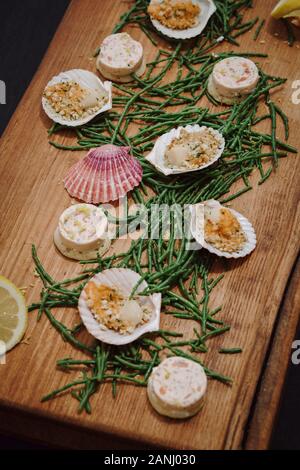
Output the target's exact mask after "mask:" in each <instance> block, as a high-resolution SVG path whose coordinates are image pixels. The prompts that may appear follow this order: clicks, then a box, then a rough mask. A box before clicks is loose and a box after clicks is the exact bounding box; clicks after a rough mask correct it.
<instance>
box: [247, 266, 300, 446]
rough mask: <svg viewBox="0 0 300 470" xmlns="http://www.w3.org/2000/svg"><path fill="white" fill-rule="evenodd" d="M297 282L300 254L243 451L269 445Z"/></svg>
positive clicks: (294, 317)
mask: <svg viewBox="0 0 300 470" xmlns="http://www.w3.org/2000/svg"><path fill="white" fill-rule="evenodd" d="M299 284H300V257H298V259H297V260H296V262H295V265H294V269H293V271H292V273H291V276H290V278H289V282H288V285H287V288H286V291H285V295H284V297H283V300H282V303H281V306H280V309H279V312H278V317H277V323H276V325H275V329H274V333H273V337H272V339H271V344H270V348H269V353H268V355H267V358H266V361H265V365H264V369H263V372H262V375H261V379H260V381H259V384H258V387H257V391H256V394H255V397H254V401H253V404H252V410H251V412H250V415H249V419H248V426H247V429H246V432H245V436H244V442H243V448H244V449H246V450H266V449H268V447H269V444H270V440H271V437H272V432H273V427H274V423H275V420H276V417H277V412H278V408H279V403H280V399H281V394H282V390H283V386H284V382H285V378H286V373H287V370H288V363H289V360H290V357H291V345H292V341H293V339H294V336H295V332H296V330H297V325H298V320H299V316H298V313H297V306H298V308H299V305H300V289H299Z"/></svg>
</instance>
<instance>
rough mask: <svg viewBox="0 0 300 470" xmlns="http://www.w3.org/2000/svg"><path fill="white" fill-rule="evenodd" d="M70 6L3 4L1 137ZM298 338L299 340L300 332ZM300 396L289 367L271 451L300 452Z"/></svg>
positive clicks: (4, 440) (297, 378) (297, 370)
mask: <svg viewBox="0 0 300 470" xmlns="http://www.w3.org/2000/svg"><path fill="white" fill-rule="evenodd" d="M77 1H80V0H77ZM116 1H117V0H116ZM100 2H101V0H99V3H100ZM68 4H69V0H6V1H3V0H2V1H1V6H0V80H3V81H4V82H5V83H6V95H7V96H6V102H7V104H6V105H0V135H1V134H2V132H3V131H4V129H5V127H6V125H7V123H8V121H9V119H10V117H11V115H12V113H13V112H14V110H15V108H16V106H17V104H18V102H19V100H20V99H21V97H22V95H23V93H24V92H25V90H26V88H27V87H28V85H29V83H30V81H31V79H32V77H33V75H34V73H35V71H36V70H37V68H38V66H39V64H40V62H41V60H42V58H43V55H44V54H45V52H46V50H47V47H48V45H49V43H50V41H51V39H52V37H53V35H54V33H55V30H56V28H57V26H58V24H59V22H60V20H61V18H62V16H63V14H64V12H65V10H66V8H67V6H68ZM49 78H50V77H49ZM0 158H1V156H0ZM297 338H299V339H300V329H298V333H297ZM291 352H292V351H291ZM299 394H300V365H299V366H298V367H297V366H294V365H292V363H290V367H289V370H288V374H287V379H286V384H285V388H284V392H283V396H282V403H281V407H280V410H279V415H278V419H277V423H276V426H275V429H274V435H273V439H272V443H271V448H272V449H297V450H299V449H300V428H299V424H298V423H299V422H300V396H299ZM8 448H9V449H33V448H35V449H38V448H39V449H41V448H42V447H41V446H37V445H35V444H34V443H30V442H25V441H23V440H21V439H15V438H12V437H10V436H1V434H0V449H8Z"/></svg>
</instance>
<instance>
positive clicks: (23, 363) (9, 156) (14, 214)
mask: <svg viewBox="0 0 300 470" xmlns="http://www.w3.org/2000/svg"><path fill="white" fill-rule="evenodd" d="M100 3H101V6H100ZM273 3H274V2H273V1H271V0H268V1H264V2H259V1H254V5H255V10H250V11H249V12H248V13H247V15H248V16H249V17H254V16H257V15H259V16H260V17H262V18H266V20H267V22H266V26H265V28H264V30H263V32H262V34H261V36H260V39H259V40H258V41H257V42H253V32H250V33H247V34H246V35H245V36H242V37H241V38H239V39H240V42H241V46H240V49H239V52H242V51H245V52H246V51H247V52H267V53H269V58H268V59H261V60H260V61H259V63H260V64H261V65H262V66H263V68H264V70H265V71H267V72H269V73H271V74H273V75H276V76H285V77H288V81H287V83H286V85H285V86H284V87H283V89H282V90H280V91H279V92H277V93H276V95H275V96H276V100H277V101H278V102H279V103H280V104H281V106H282V107H283V109H284V110H285V112H286V113H287V114H288V116H289V118H290V124H291V137H290V143H291V144H293V145H295V146H297V144H298V133H299V126H300V105H298V106H297V105H295V104H293V103H292V101H291V95H292V91H293V90H292V82H293V81H294V80H297V79H300V76H299V47H297V46H299V41H298V42H297V43H296V45H295V46H294V47H293V48H290V47H288V45H287V43H286V41H285V35H284V32H283V31H282V29H281V26H280V24H279V23H278V22H275V21H273V20H271V19H270V18H269V11H270V10H271V8H272V5H273ZM127 8H128V2H122V1H115V2H110V1H109V0H102V1H101V2H99V1H98V0H76V1H75V0H74V1H73V2H72V4H71V5H70V7H69V9H68V10H67V13H66V15H65V17H64V19H63V21H62V23H61V25H60V27H59V29H58V31H57V33H56V35H55V37H54V39H53V41H52V43H51V45H50V47H49V49H48V51H47V54H46V56H45V58H44V60H43V62H42V64H41V66H40V67H39V69H38V72H37V73H36V75H35V77H34V79H33V81H32V83H31V85H30V87H29V88H28V90H27V92H26V94H25V96H24V98H23V100H22V102H21V103H20V105H19V107H18V109H17V111H16V112H15V114H14V116H13V118H12V120H11V122H10V124H9V126H8V128H7V129H6V132H5V134H4V136H3V138H2V141H1V147H0V154H1V159H0V183H1V184H0V201H1V203H0V204H1V229H0V231H1V233H0V243H1V245H0V247H1V252H0V266H1V274H3V275H5V276H6V277H8V278H10V279H11V280H12V281H13V282H15V283H16V284H17V285H18V286H20V287H21V286H26V287H28V289H27V301H28V303H30V302H32V301H33V300H36V299H37V298H38V296H39V293H40V289H41V284H40V282H39V280H37V279H36V278H35V277H34V275H33V263H32V260H31V244H32V243H35V244H36V246H37V249H38V253H39V256H40V257H41V259H42V261H43V263H44V264H45V267H46V269H47V270H48V271H49V272H50V273H51V274H53V276H54V278H58V279H61V278H63V277H64V276H69V275H70V276H73V275H74V274H75V273H78V272H81V270H82V268H81V267H80V266H79V265H78V264H77V263H74V262H72V261H68V260H66V259H64V258H63V257H62V256H60V255H59V254H58V253H57V252H56V250H55V248H54V246H53V243H52V237H53V232H54V229H55V227H56V225H57V220H58V217H59V215H60V214H61V212H62V211H63V210H64V209H65V208H66V207H68V206H69V204H70V198H69V196H68V194H67V193H66V191H65V190H64V189H63V185H62V178H63V177H64V175H65V173H66V171H67V170H68V168H70V166H71V165H72V164H73V163H74V162H76V161H78V159H79V158H80V157H82V155H83V154H82V153H80V152H73V153H72V152H63V151H59V150H57V149H55V148H53V147H51V146H50V145H49V144H48V141H47V129H48V128H49V125H50V122H49V120H48V118H47V117H45V115H44V114H43V112H42V110H41V106H40V102H41V94H42V91H43V89H44V86H45V84H46V83H47V81H48V79H49V78H51V77H52V76H53V75H55V74H57V73H59V72H61V71H63V70H67V69H70V68H87V69H89V70H92V71H95V63H94V59H92V54H93V51H94V50H95V49H96V47H97V46H98V45H99V44H100V42H101V40H102V39H103V38H104V37H105V36H106V35H107V34H109V33H110V32H111V30H112V27H113V25H114V24H115V23H116V22H117V21H118V18H119V16H120V14H121V13H122V12H123V11H125V10H126V9H127ZM130 31H131V34H132V35H133V36H134V37H135V38H136V39H138V40H141V42H142V43H143V45H144V47H145V53H146V56H147V60H148V61H149V60H151V58H152V57H153V56H154V55H155V48H154V47H153V46H152V45H151V43H150V42H149V40H148V39H147V38H146V37H145V36H144V35H143V34H142V33H141V32H140V31H139V29H137V28H130ZM274 33H278V35H276V36H274ZM231 49H232V46H230V47H229V46H228V45H223V44H221V45H220V46H219V50H231ZM203 103H204V104H205V105H206V104H207V103H206V101H205V100H203ZM268 130H269V129H268ZM59 141H60V142H64V143H67V142H70V141H71V137H70V136H69V135H65V136H64V137H60V139H59ZM299 170H300V168H299V160H298V157H297V155H290V156H289V158H287V159H282V160H281V162H280V165H279V168H278V169H277V170H276V173H275V174H273V175H272V176H271V177H270V179H269V180H268V181H267V182H266V183H265V184H263V185H262V186H257V185H256V181H257V179H258V176H257V175H256V176H254V177H253V178H252V181H253V184H254V189H253V190H252V191H250V192H248V193H247V194H245V195H243V196H242V197H241V198H238V199H237V200H235V201H234V202H233V203H232V207H234V208H235V209H237V210H239V211H241V212H242V213H243V214H245V215H246V216H247V217H248V218H249V219H250V220H251V221H252V223H253V224H254V226H255V228H256V231H257V236H258V246H257V249H256V251H255V252H254V253H253V254H252V255H251V256H250V257H248V258H247V259H244V260H242V261H230V262H227V261H226V262H224V261H218V262H216V264H215V266H214V272H223V271H224V272H225V273H226V274H225V277H224V280H223V281H222V282H221V283H220V284H219V285H218V288H216V289H215V291H216V292H215V293H214V296H213V298H212V307H213V306H218V305H220V304H222V305H223V311H222V318H223V319H225V320H226V322H227V323H229V324H230V325H231V330H230V332H229V333H227V334H226V335H224V336H222V337H218V338H215V339H214V340H212V342H211V348H210V352H209V353H208V354H207V355H206V357H205V362H206V364H207V365H209V367H211V368H213V369H215V370H218V371H220V372H222V373H224V374H226V375H229V376H231V377H232V378H233V380H234V382H233V385H232V386H226V385H223V384H221V383H218V382H215V381H210V382H209V386H208V393H207V396H206V398H205V406H204V408H203V410H202V411H201V412H200V413H199V414H198V415H197V416H195V417H193V418H192V419H190V420H185V421H180V422H179V421H172V420H170V419H167V418H163V417H161V416H159V415H157V414H156V413H155V411H154V410H153V409H152V408H151V407H150V405H149V403H148V402H147V398H146V392H145V390H144V389H143V388H139V387H135V386H131V385H124V386H123V385H122V386H121V387H120V388H119V393H118V396H117V398H116V399H113V398H112V395H111V387H110V385H104V386H102V387H101V388H100V390H99V392H98V394H97V395H95V396H94V397H93V398H92V407H93V413H92V414H91V415H86V414H81V415H78V413H77V402H76V401H75V400H73V399H72V398H71V397H70V396H61V397H59V398H57V399H56V400H54V401H50V402H47V403H44V404H41V403H40V398H41V397H42V396H43V395H45V394H46V393H47V392H49V391H51V390H52V389H53V388H57V387H60V386H63V385H64V384H66V383H67V382H68V381H70V379H73V378H75V377H76V372H73V373H69V374H67V373H63V372H62V371H60V370H57V369H56V368H55V364H56V361H57V360H58V359H61V358H63V357H68V356H73V357H81V353H80V352H77V351H74V349H73V348H72V347H71V346H70V345H68V344H67V343H64V342H63V341H62V340H61V338H60V337H59V336H58V334H57V333H56V331H55V330H54V329H53V328H52V327H51V326H50V325H49V323H48V321H47V320H46V319H45V318H43V319H42V320H41V321H40V322H39V323H37V321H36V313H32V314H30V324H29V328H28V331H27V335H26V339H27V341H26V342H24V343H23V344H21V345H19V346H18V347H17V348H15V349H14V350H13V351H11V352H10V353H8V355H7V363H6V365H5V366H4V365H3V366H0V417H1V420H0V429H2V430H4V431H5V430H9V431H10V432H14V431H15V433H16V434H23V435H26V436H28V437H33V438H35V439H41V440H43V441H47V442H52V443H55V444H56V445H62V446H63V445H67V446H71V447H81V448H91V447H93V448H95V447H99V448H101V446H103V447H105V448H109V446H110V447H111V448H118V447H127V448H128V447H130V445H131V446H132V447H134V448H137V447H143V448H149V446H156V447H158V446H159V447H169V448H178V449H181V448H182V449H224V448H225V449H237V448H240V447H241V446H242V445H243V442H244V440H245V426H246V423H247V421H248V418H249V413H250V409H251V407H252V406H253V403H254V398H255V391H256V387H257V384H258V381H259V378H260V376H261V373H262V370H263V367H264V364H265V361H266V353H267V351H268V348H269V346H270V340H271V337H272V333H273V331H274V325H275V322H276V317H277V315H278V313H279V308H280V305H281V301H282V299H283V296H284V293H285V291H286V287H287V283H288V279H289V276H290V274H291V271H292V268H293V265H294V263H295V260H296V257H297V252H298V248H299V219H300V217H299V206H298V202H299ZM234 189H236V188H233V191H234ZM119 244H120V245H121V244H122V242H119ZM284 312H285V311H284V309H283V310H282V315H284ZM298 313H299V312H298V309H297V303H296V302H292V303H291V304H290V307H289V315H290V316H291V318H292V319H293V321H291V322H290V323H289V324H286V323H285V325H284V328H286V329H287V331H289V332H290V336H291V335H292V334H293V333H294V331H293V330H295V324H296V320H295V319H296V318H297V317H298ZM57 317H58V318H59V319H60V318H62V319H63V320H64V322H66V323H69V324H70V325H73V324H75V323H77V322H78V314H77V312H76V311H73V312H71V311H70V310H68V311H59V312H57ZM162 326H163V327H166V328H172V329H176V330H178V331H182V332H183V333H186V334H188V333H189V332H190V331H191V330H192V328H193V325H191V322H184V321H178V320H176V319H174V318H172V319H171V318H169V317H168V318H163V319H162ZM84 334H86V333H84ZM86 336H87V334H86ZM220 346H222V347H232V346H239V347H241V348H243V351H244V352H243V354H240V355H236V356H231V355H221V354H218V348H219V347H220ZM283 353H284V356H285V357H284V358H282V359H283V360H284V364H286V363H287V358H288V355H289V353H290V351H289V350H288V348H285V350H284V351H283ZM267 367H268V368H269V369H270V370H272V369H273V370H276V367H277V365H276V361H275V363H274V362H269V363H267ZM279 371H280V374H283V373H284V371H283V369H282V368H281V369H279ZM274 377H275V378H274V380H272V381H271V383H270V382H267V387H268V388H269V390H267V391H265V401H264V403H263V405H262V406H261V408H260V410H261V412H263V410H264V409H265V408H266V407H268V396H269V399H270V400H271V399H272V396H273V393H274V389H276V390H277V394H278V395H279V394H280V390H281V386H282V380H278V381H276V375H275V376H274ZM268 394H269V395H268ZM275 412H276V410H275V409H274V410H273V409H272V410H271V415H272V418H273V417H274V414H275ZM272 422H273V421H272V419H271V420H266V423H265V425H264V424H261V425H260V426H258V427H257V428H256V429H260V431H259V432H261V433H262V438H261V439H260V441H259V447H262V448H263V447H265V446H266V445H267V441H268V438H267V436H268V435H269V434H270V428H271V426H272ZM266 427H268V429H267V428H266ZM104 435H105V437H103V436H104ZM72 436H74V437H72ZM124 439H126V442H125V443H124ZM129 440H132V441H134V442H135V443H134V444H129V443H128V441H129ZM252 442H254V441H252ZM254 445H255V443H254ZM249 446H250V445H249Z"/></svg>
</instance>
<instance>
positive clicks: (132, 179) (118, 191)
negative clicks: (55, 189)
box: [64, 144, 143, 204]
mask: <svg viewBox="0 0 300 470" xmlns="http://www.w3.org/2000/svg"><path fill="white" fill-rule="evenodd" d="M129 150H130V148H129V147H117V146H116V145H110V144H108V145H103V146H102V147H97V148H94V149H91V150H90V151H89V152H88V154H87V155H86V156H85V157H84V158H83V159H82V160H80V161H79V162H78V163H76V164H75V165H73V166H72V167H71V168H70V170H69V172H68V174H67V176H66V177H65V178H64V185H65V188H66V190H67V191H68V193H69V194H70V195H71V196H72V197H75V198H77V199H80V200H82V201H84V202H87V203H93V204H99V203H100V202H103V203H104V202H109V201H115V200H116V199H119V198H120V197H122V196H125V194H127V193H128V192H129V191H131V190H132V189H133V188H134V187H135V186H138V185H139V183H140V182H141V180H142V175H143V169H142V166H141V164H140V162H139V161H138V160H137V159H136V158H135V157H133V156H132V155H130V153H129Z"/></svg>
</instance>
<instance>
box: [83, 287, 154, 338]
mask: <svg viewBox="0 0 300 470" xmlns="http://www.w3.org/2000/svg"><path fill="white" fill-rule="evenodd" d="M85 293H86V295H87V305H88V307H89V308H90V310H91V312H92V313H93V315H94V317H95V318H96V320H97V321H98V322H99V323H100V324H101V326H102V327H104V328H105V329H110V330H114V331H117V332H118V333H121V334H128V333H132V332H133V331H134V330H135V328H136V327H137V326H139V325H141V324H143V323H146V322H147V321H149V320H150V316H151V312H149V311H148V310H147V309H146V308H145V307H143V308H142V307H141V305H140V304H139V301H138V300H139V299H138V296H136V297H135V298H134V300H135V301H136V302H137V303H138V304H139V307H141V311H142V316H141V318H138V319H137V321H136V322H135V321H131V320H130V319H123V318H121V310H122V307H124V306H125V305H126V303H127V302H128V298H126V297H125V296H123V295H122V294H121V293H120V292H118V291H117V290H116V289H114V288H112V287H109V286H106V285H98V286H97V285H96V284H95V283H94V282H93V281H90V282H89V283H88V284H87V285H86V287H85ZM130 302H132V301H130ZM129 309H130V307H129Z"/></svg>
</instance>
